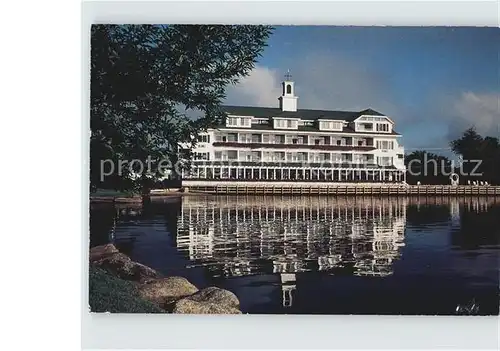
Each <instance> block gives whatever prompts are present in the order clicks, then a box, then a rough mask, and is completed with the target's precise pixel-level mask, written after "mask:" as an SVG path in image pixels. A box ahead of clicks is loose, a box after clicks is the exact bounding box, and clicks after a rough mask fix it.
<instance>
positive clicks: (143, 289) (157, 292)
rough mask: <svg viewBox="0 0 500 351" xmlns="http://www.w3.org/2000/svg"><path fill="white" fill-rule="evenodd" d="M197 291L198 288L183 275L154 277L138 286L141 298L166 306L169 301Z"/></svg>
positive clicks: (171, 301)
mask: <svg viewBox="0 0 500 351" xmlns="http://www.w3.org/2000/svg"><path fill="white" fill-rule="evenodd" d="M196 292H198V288H197V287H196V286H194V285H193V284H191V283H190V282H189V281H188V280H187V279H186V278H183V277H167V278H160V279H155V280H152V281H149V282H147V283H146V284H144V285H141V286H140V287H139V294H140V295H141V296H142V298H144V299H146V300H149V301H151V302H154V303H156V304H157V305H158V306H160V307H162V308H167V306H168V305H170V304H171V303H173V302H175V301H177V300H179V299H181V298H183V297H186V296H189V295H192V294H194V293H196Z"/></svg>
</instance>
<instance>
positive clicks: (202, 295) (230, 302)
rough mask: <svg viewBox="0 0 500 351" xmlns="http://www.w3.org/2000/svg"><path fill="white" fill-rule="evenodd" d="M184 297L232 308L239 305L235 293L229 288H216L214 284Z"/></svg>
mask: <svg viewBox="0 0 500 351" xmlns="http://www.w3.org/2000/svg"><path fill="white" fill-rule="evenodd" d="M186 299H189V300H191V301H196V302H210V303H214V304H220V305H225V306H228V307H234V308H239V306H240V301H239V300H238V297H236V295H235V294H233V293H232V292H231V291H229V290H225V289H221V288H217V287H214V286H211V287H208V288H205V289H202V290H200V291H198V292H197V293H195V294H193V295H191V296H189V297H187V298H186Z"/></svg>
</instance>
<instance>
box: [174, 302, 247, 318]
mask: <svg viewBox="0 0 500 351" xmlns="http://www.w3.org/2000/svg"><path fill="white" fill-rule="evenodd" d="M172 313H184V314H241V311H240V310H238V309H237V308H234V307H230V306H226V305H221V304H217V303H212V302H198V301H193V300H191V299H189V298H185V299H181V300H179V301H177V302H175V305H174V308H173V310H172Z"/></svg>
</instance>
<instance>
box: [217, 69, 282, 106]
mask: <svg viewBox="0 0 500 351" xmlns="http://www.w3.org/2000/svg"><path fill="white" fill-rule="evenodd" d="M280 94H281V90H280V80H279V79H278V74H277V72H275V71H273V70H271V69H269V68H267V67H262V66H256V67H255V68H254V69H253V70H252V72H251V73H250V75H249V76H247V77H245V78H243V79H242V80H241V81H240V83H239V84H237V85H235V86H231V87H229V89H228V90H227V99H226V101H227V104H231V105H243V106H262V107H277V106H278V96H279V95H280Z"/></svg>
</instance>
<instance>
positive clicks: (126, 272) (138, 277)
mask: <svg viewBox="0 0 500 351" xmlns="http://www.w3.org/2000/svg"><path fill="white" fill-rule="evenodd" d="M92 263H93V264H94V265H95V266H97V267H100V268H102V269H105V270H107V271H108V272H110V273H112V274H113V275H115V276H117V277H119V278H122V279H125V280H131V281H135V282H140V283H145V282H148V281H151V280H153V279H156V278H159V277H161V275H160V274H159V273H158V272H157V271H155V270H154V269H152V268H149V267H147V266H145V265H143V264H140V263H137V262H134V261H132V260H131V259H130V257H128V256H127V255H124V254H122V253H120V252H118V253H114V254H111V255H108V256H104V257H102V258H101V259H98V260H96V261H94V262H92Z"/></svg>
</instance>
